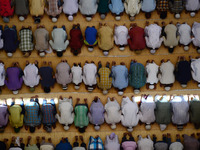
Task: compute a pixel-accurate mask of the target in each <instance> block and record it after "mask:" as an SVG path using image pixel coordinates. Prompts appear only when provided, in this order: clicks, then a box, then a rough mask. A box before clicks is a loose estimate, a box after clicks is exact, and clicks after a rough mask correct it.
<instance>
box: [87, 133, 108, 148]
mask: <svg viewBox="0 0 200 150" xmlns="http://www.w3.org/2000/svg"><path fill="white" fill-rule="evenodd" d="M88 150H104V146H103V142H102V140H101V138H100V137H98V138H93V137H92V136H90V140H89V144H88Z"/></svg>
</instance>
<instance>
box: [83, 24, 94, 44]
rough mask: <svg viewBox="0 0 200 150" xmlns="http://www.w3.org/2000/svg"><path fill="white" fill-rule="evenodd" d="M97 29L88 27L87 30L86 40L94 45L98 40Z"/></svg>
mask: <svg viewBox="0 0 200 150" xmlns="http://www.w3.org/2000/svg"><path fill="white" fill-rule="evenodd" d="M96 37H97V30H96V28H95V27H87V28H86V30H85V41H86V42H87V43H88V44H89V45H94V44H95V42H96Z"/></svg>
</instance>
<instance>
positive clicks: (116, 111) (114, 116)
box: [104, 98, 121, 125]
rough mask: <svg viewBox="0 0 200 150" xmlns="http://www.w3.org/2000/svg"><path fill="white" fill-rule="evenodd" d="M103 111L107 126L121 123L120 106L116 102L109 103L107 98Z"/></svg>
mask: <svg viewBox="0 0 200 150" xmlns="http://www.w3.org/2000/svg"><path fill="white" fill-rule="evenodd" d="M105 111H106V112H105V114H104V116H105V120H106V123H107V124H112V125H113V124H116V123H119V122H120V121H121V111H120V105H119V103H118V102H117V101H116V100H114V101H111V100H110V98H108V101H107V103H106V105H105Z"/></svg>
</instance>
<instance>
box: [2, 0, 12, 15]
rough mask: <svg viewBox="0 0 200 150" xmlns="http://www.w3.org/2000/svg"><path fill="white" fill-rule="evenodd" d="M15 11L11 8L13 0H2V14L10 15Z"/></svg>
mask: <svg viewBox="0 0 200 150" xmlns="http://www.w3.org/2000/svg"><path fill="white" fill-rule="evenodd" d="M13 13H14V9H13V8H11V0H0V16H2V17H9V16H12V15H13Z"/></svg>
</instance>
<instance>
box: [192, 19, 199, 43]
mask: <svg viewBox="0 0 200 150" xmlns="http://www.w3.org/2000/svg"><path fill="white" fill-rule="evenodd" d="M192 34H193V35H194V38H192V42H193V44H194V46H197V47H200V23H197V22H194V24H193V26H192Z"/></svg>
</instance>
